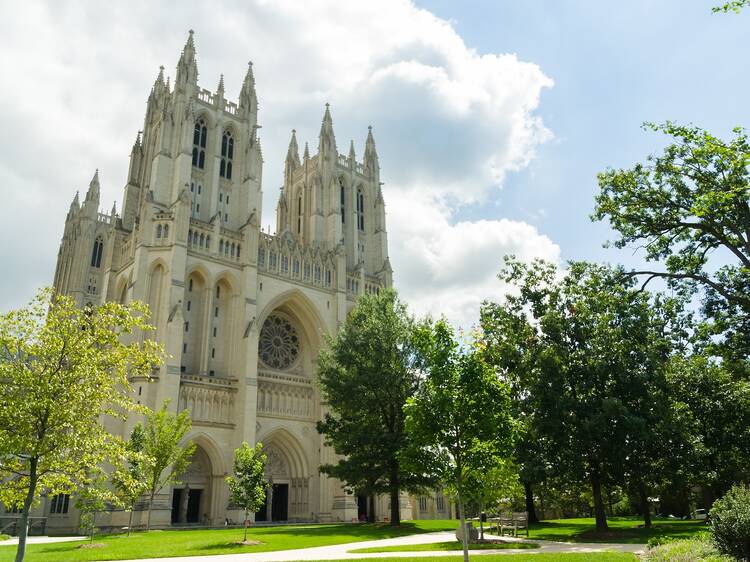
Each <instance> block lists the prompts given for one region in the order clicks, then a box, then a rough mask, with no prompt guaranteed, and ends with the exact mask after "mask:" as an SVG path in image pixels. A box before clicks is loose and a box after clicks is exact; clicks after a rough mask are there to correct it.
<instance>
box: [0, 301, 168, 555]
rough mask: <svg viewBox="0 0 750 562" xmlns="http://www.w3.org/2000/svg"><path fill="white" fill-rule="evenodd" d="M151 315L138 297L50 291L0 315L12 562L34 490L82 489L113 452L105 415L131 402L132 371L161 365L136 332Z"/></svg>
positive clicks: (1, 439) (2, 497)
mask: <svg viewBox="0 0 750 562" xmlns="http://www.w3.org/2000/svg"><path fill="white" fill-rule="evenodd" d="M147 320H148V309H147V307H146V306H145V305H142V304H139V303H132V304H130V305H128V306H123V305H119V304H116V303H106V304H104V305H101V306H97V307H87V308H85V309H81V308H78V307H77V306H76V305H75V303H74V301H73V300H72V299H70V298H69V297H67V296H63V295H54V294H53V292H52V291H51V290H43V291H41V292H40V293H39V294H38V295H37V296H36V297H35V299H34V300H33V301H32V302H31V303H30V305H29V306H28V307H26V308H23V309H20V310H15V311H11V312H8V313H5V314H2V315H0V381H2V383H1V384H0V480H2V482H3V485H2V486H1V487H0V501H2V502H3V503H4V504H5V505H8V506H17V507H20V508H21V521H20V531H19V542H18V550H17V553H16V560H17V561H18V562H20V561H22V560H23V558H24V555H25V550H26V534H27V526H28V517H29V511H30V510H31V508H32V506H33V505H34V503H35V502H36V501H37V500H38V498H39V497H40V495H41V494H44V493H46V494H50V495H54V494H60V493H70V492H73V491H75V490H77V489H79V488H81V487H82V486H85V485H86V482H87V480H88V475H89V469H90V468H91V467H95V466H99V465H100V464H102V463H103V462H104V461H105V460H107V459H111V458H115V457H116V456H117V455H118V452H119V450H120V449H121V445H120V444H119V443H118V441H117V440H116V439H115V438H113V437H112V435H110V434H109V433H108V432H107V431H106V429H105V428H104V426H103V424H102V417H103V416H104V417H122V415H123V414H122V413H123V412H126V411H127V410H129V409H132V408H134V404H133V402H132V400H131V399H130V391H131V387H130V384H129V382H128V381H129V377H131V376H150V375H151V373H152V371H153V369H154V368H155V367H156V366H158V365H159V363H160V362H161V357H162V353H161V349H160V347H159V346H158V345H157V344H156V343H154V342H153V341H152V340H150V339H144V340H142V339H141V338H139V337H137V334H139V333H140V332H141V331H147V330H149V329H151V328H150V326H148V324H147Z"/></svg>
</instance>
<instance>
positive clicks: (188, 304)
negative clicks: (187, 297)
mask: <svg viewBox="0 0 750 562" xmlns="http://www.w3.org/2000/svg"><path fill="white" fill-rule="evenodd" d="M191 302H192V301H188V302H187V309H188V312H190V303H191Z"/></svg>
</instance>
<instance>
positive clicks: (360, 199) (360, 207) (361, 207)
mask: <svg viewBox="0 0 750 562" xmlns="http://www.w3.org/2000/svg"><path fill="white" fill-rule="evenodd" d="M357 228H359V230H364V229H365V196H364V195H363V194H362V190H361V189H358V190H357Z"/></svg>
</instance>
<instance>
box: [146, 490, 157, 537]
mask: <svg viewBox="0 0 750 562" xmlns="http://www.w3.org/2000/svg"><path fill="white" fill-rule="evenodd" d="M155 495H156V492H151V496H150V497H149V500H148V516H147V517H146V530H147V531H150V530H151V506H152V505H154V496H155Z"/></svg>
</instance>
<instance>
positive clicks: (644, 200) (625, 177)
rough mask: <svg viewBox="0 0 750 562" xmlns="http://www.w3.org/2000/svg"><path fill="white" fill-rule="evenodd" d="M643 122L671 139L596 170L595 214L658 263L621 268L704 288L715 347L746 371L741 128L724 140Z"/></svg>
mask: <svg viewBox="0 0 750 562" xmlns="http://www.w3.org/2000/svg"><path fill="white" fill-rule="evenodd" d="M645 127H646V128H647V129H650V130H653V131H658V132H662V133H665V134H667V135H669V136H671V137H672V138H673V139H674V142H673V143H672V144H670V145H668V146H667V147H666V148H665V149H664V152H663V154H661V155H657V156H654V155H652V156H649V157H648V159H647V161H646V163H645V164H640V163H639V164H636V165H635V166H634V167H633V168H631V169H621V170H613V169H610V170H607V171H605V172H603V173H601V174H599V187H600V192H599V194H598V195H597V197H596V208H595V212H594V214H593V216H592V218H593V219H595V220H604V219H607V220H608V221H609V223H610V225H611V226H612V228H613V229H614V230H616V231H617V232H619V234H620V238H619V239H618V240H616V241H615V246H617V247H618V248H623V247H625V246H628V245H635V246H637V247H642V248H644V249H645V257H646V259H647V260H649V261H663V262H664V268H657V269H641V270H636V271H632V272H630V273H629V274H630V275H634V276H639V277H645V280H644V282H643V286H645V285H646V284H648V283H649V282H650V281H651V280H652V279H655V278H662V279H665V280H666V281H667V282H668V283H669V284H670V285H672V286H673V287H675V288H677V289H680V290H685V284H686V283H687V284H688V285H693V286H697V287H701V288H702V289H704V302H703V308H704V312H705V313H706V316H707V317H708V318H709V319H711V320H712V322H713V324H712V325H711V326H709V329H712V330H713V333H714V334H715V335H719V334H722V335H723V339H722V340H721V342H720V343H722V344H723V345H722V346H721V349H718V348H717V350H718V351H719V353H721V354H723V355H724V356H725V357H724V359H725V360H726V361H729V362H731V363H732V364H733V368H734V369H738V370H740V371H741V373H743V374H744V376H747V375H748V373H750V367H748V364H747V358H748V356H750V320H749V317H750V166H748V163H750V143H748V137H747V134H746V132H745V131H744V130H743V129H739V128H737V129H735V130H734V137H733V138H732V139H731V140H729V141H725V140H722V139H719V138H717V137H715V136H713V135H711V134H709V133H708V132H706V131H704V130H702V129H699V128H698V127H685V126H680V125H676V124H674V123H670V122H667V123H665V124H662V125H655V124H646V125H645Z"/></svg>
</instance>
